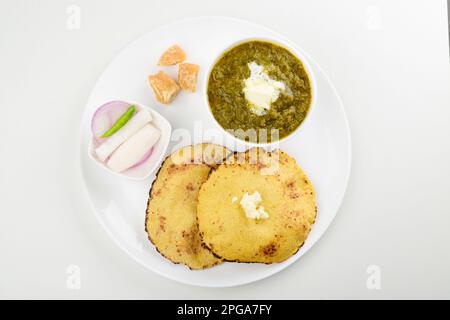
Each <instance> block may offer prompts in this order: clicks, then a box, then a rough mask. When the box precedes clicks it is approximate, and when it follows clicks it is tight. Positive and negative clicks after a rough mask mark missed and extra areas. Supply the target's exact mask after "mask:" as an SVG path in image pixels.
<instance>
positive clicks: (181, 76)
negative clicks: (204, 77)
mask: <svg viewBox="0 0 450 320" xmlns="http://www.w3.org/2000/svg"><path fill="white" fill-rule="evenodd" d="M199 70H200V67H199V66H198V65H197V64H192V63H182V64H180V66H179V68H178V83H179V84H180V87H181V89H183V90H186V91H190V92H195V88H196V85H197V78H198V72H199Z"/></svg>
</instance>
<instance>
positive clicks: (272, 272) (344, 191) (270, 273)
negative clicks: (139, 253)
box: [77, 15, 353, 288]
mask: <svg viewBox="0 0 450 320" xmlns="http://www.w3.org/2000/svg"><path fill="white" fill-rule="evenodd" d="M202 19H222V20H229V21H232V22H237V23H244V24H248V25H251V26H254V27H258V28H261V29H264V30H266V31H268V32H271V33H272V34H274V35H275V36H277V37H280V38H282V39H284V40H286V41H289V42H292V43H293V44H294V45H297V43H296V42H295V41H291V40H290V39H289V38H287V37H286V36H284V35H283V34H282V33H280V32H279V31H278V30H276V29H272V28H269V27H267V26H265V25H262V24H260V23H257V22H253V21H248V20H246V19H242V18H235V17H229V16H222V15H200V16H189V17H185V18H181V19H175V20H171V21H168V22H166V23H163V24H160V25H158V26H156V27H154V28H152V29H150V30H147V31H145V32H144V33H143V34H141V35H140V36H138V37H137V38H134V39H133V40H131V41H129V42H127V43H126V44H125V45H124V46H123V47H122V48H121V49H119V50H118V51H117V52H116V53H115V54H114V56H113V58H112V59H111V60H110V61H109V62H108V63H107V64H106V66H105V67H104V68H103V69H102V73H101V74H100V76H99V77H98V78H97V80H96V81H95V83H94V86H93V87H92V89H91V92H90V94H89V96H88V98H87V100H86V102H85V104H84V109H83V115H82V117H81V119H80V125H79V134H78V137H79V138H78V148H77V149H78V153H79V155H78V161H79V170H80V173H81V178H82V180H83V186H84V192H85V194H86V196H87V198H88V201H89V205H90V207H91V210H92V211H93V212H94V215H95V217H96V219H97V221H98V222H99V223H100V225H101V226H102V228H103V230H105V231H106V233H107V234H108V236H109V237H110V238H111V239H112V240H113V242H114V243H115V244H116V245H117V246H118V247H119V248H120V249H121V250H122V251H123V252H125V253H126V255H127V256H128V257H131V258H132V259H133V260H134V261H136V262H137V263H138V264H139V265H141V266H142V267H144V268H145V269H146V270H149V271H152V272H154V273H155V274H158V275H159V276H162V277H163V278H166V279H170V280H171V281H174V282H178V283H183V284H185V285H191V286H196V287H204V288H227V287H228V288H229V287H237V286H243V285H247V284H251V283H254V282H257V281H260V280H264V279H267V278H269V277H271V276H273V275H275V274H276V273H279V272H281V271H283V270H285V269H287V268H289V267H290V266H292V264H293V263H294V262H296V261H297V260H298V259H299V258H300V257H298V258H297V259H292V260H291V261H289V260H287V261H286V262H285V263H286V264H285V265H284V266H283V268H281V269H273V270H268V271H267V272H266V273H265V274H264V275H261V276H259V277H256V278H254V279H250V280H248V281H245V282H240V283H231V284H216V283H208V284H199V283H195V282H191V281H189V280H186V279H180V278H177V277H173V276H171V275H168V274H165V273H163V272H161V271H160V270H157V269H152V268H150V267H149V266H148V265H147V264H145V263H144V262H143V261H141V260H139V259H138V258H137V257H136V256H134V255H133V254H131V253H130V252H129V250H128V249H127V248H125V247H124V246H123V245H122V244H121V243H120V242H119V240H118V239H116V237H115V236H114V235H113V234H112V232H111V231H110V230H109V229H108V228H107V226H106V224H105V222H104V221H103V220H102V219H101V217H100V215H99V213H98V212H97V210H96V208H95V205H94V202H93V200H92V198H91V196H90V194H89V192H88V190H89V188H88V185H87V180H86V178H85V174H86V173H85V169H84V168H83V159H82V157H83V150H82V147H83V146H82V137H83V130H84V128H83V123H84V121H85V118H86V117H87V116H88V112H87V106H88V104H89V101H91V99H92V96H93V94H94V91H95V88H96V87H97V85H98V84H99V83H100V82H101V80H102V79H103V77H104V76H105V70H107V69H108V68H110V66H111V65H112V64H113V63H114V62H115V61H116V59H117V58H118V57H119V56H120V55H121V54H122V53H123V52H124V51H125V50H126V49H127V48H128V47H129V46H131V45H132V44H134V43H136V42H138V41H140V40H141V39H142V38H144V37H146V36H147V35H148V34H149V33H151V32H156V31H158V30H160V29H164V28H168V27H170V26H173V25H177V24H181V23H184V22H186V21H195V20H202ZM299 48H300V49H301V51H302V53H303V54H304V56H305V57H306V58H307V59H308V60H309V62H310V64H312V65H313V66H314V67H316V68H317V69H318V70H319V71H320V73H321V76H323V77H324V79H325V80H326V81H327V82H328V84H329V85H330V87H331V89H332V91H333V94H334V95H335V97H336V98H337V101H338V104H339V108H340V111H341V112H342V114H343V116H344V117H343V118H344V125H345V128H346V130H345V131H346V134H345V136H346V142H347V145H348V161H347V165H346V170H347V174H346V176H345V181H344V187H343V189H342V192H341V195H340V197H339V198H340V200H339V202H338V204H337V206H336V210H334V214H333V215H332V219H331V221H330V223H329V224H328V225H327V226H326V227H325V229H324V231H323V233H322V235H321V236H320V237H319V238H318V239H317V240H316V242H315V243H314V244H313V246H314V245H315V244H316V243H317V242H319V241H320V239H321V238H322V236H323V234H325V233H326V231H327V230H328V228H329V227H330V225H331V224H332V223H333V221H334V219H335V218H336V215H337V214H338V212H339V211H340V209H341V206H342V203H343V201H344V199H345V196H346V194H347V189H348V184H349V180H350V175H351V169H352V160H353V149H352V140H351V130H350V125H349V121H348V117H347V113H346V111H345V107H344V104H343V102H342V98H341V96H340V95H339V93H338V91H337V89H336V87H335V85H334V84H333V82H332V81H331V79H330V77H329V76H328V74H327V73H326V72H325V71H324V70H323V68H322V67H321V65H320V64H319V63H318V62H317V61H316V60H315V59H314V58H312V57H311V55H310V54H309V53H308V52H307V51H305V50H304V48H303V47H300V46H299ZM310 249H312V247H311V248H310ZM309 251H310V250H308V251H307V252H305V253H304V254H303V255H302V256H304V255H305V254H307V253H308V252H309Z"/></svg>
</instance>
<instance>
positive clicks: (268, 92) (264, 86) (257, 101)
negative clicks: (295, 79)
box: [243, 61, 286, 116]
mask: <svg viewBox="0 0 450 320" xmlns="http://www.w3.org/2000/svg"><path fill="white" fill-rule="evenodd" d="M248 68H249V69H250V77H249V78H247V79H245V81H244V85H245V86H244V90H243V91H244V94H245V99H247V101H248V103H249V106H250V111H252V112H253V113H255V114H257V115H259V116H262V115H264V114H266V113H267V112H268V111H269V110H270V106H271V104H272V103H273V102H275V101H277V99H278V97H279V96H280V93H281V92H284V91H285V90H286V86H285V84H284V83H283V82H280V81H276V80H273V79H271V78H270V77H269V76H268V75H267V73H265V72H264V68H263V67H262V66H260V65H259V64H257V63H256V62H254V61H253V62H250V63H249V64H248Z"/></svg>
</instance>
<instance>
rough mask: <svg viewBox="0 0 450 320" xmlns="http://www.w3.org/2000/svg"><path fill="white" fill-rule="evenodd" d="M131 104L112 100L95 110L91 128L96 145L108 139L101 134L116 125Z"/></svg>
mask: <svg viewBox="0 0 450 320" xmlns="http://www.w3.org/2000/svg"><path fill="white" fill-rule="evenodd" d="M130 106H131V104H130V103H128V102H124V101H111V102H108V103H105V104H104V105H102V106H101V107H100V108H98V109H97V110H96V111H95V113H94V115H93V116H92V121H91V130H92V135H93V137H94V143H95V146H96V147H97V146H99V145H100V144H101V143H102V142H103V141H104V140H106V139H107V138H102V137H101V136H102V135H103V134H104V133H105V132H106V131H107V130H108V129H110V128H111V127H112V126H113V125H114V123H115V122H116V121H117V120H118V119H119V118H120V117H121V116H122V115H123V114H124V113H125V112H126V111H127V109H128V108H129V107H130Z"/></svg>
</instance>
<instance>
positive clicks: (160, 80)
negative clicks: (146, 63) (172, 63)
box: [148, 71, 180, 104]
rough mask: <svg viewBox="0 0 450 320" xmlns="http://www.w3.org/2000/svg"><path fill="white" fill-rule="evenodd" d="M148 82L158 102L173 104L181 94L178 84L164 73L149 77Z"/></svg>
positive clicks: (160, 72)
mask: <svg viewBox="0 0 450 320" xmlns="http://www.w3.org/2000/svg"><path fill="white" fill-rule="evenodd" d="M148 82H149V83H150V86H151V87H152V89H153V92H154V93H155V96H156V100H158V101H159V102H160V103H162V104H169V103H171V102H172V101H173V100H174V99H175V97H176V96H177V94H178V92H180V86H179V85H178V83H177V82H176V81H175V80H173V79H172V78H171V77H169V76H168V75H167V74H166V73H165V72H163V71H159V72H158V73H157V74H155V75H149V76H148Z"/></svg>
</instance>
